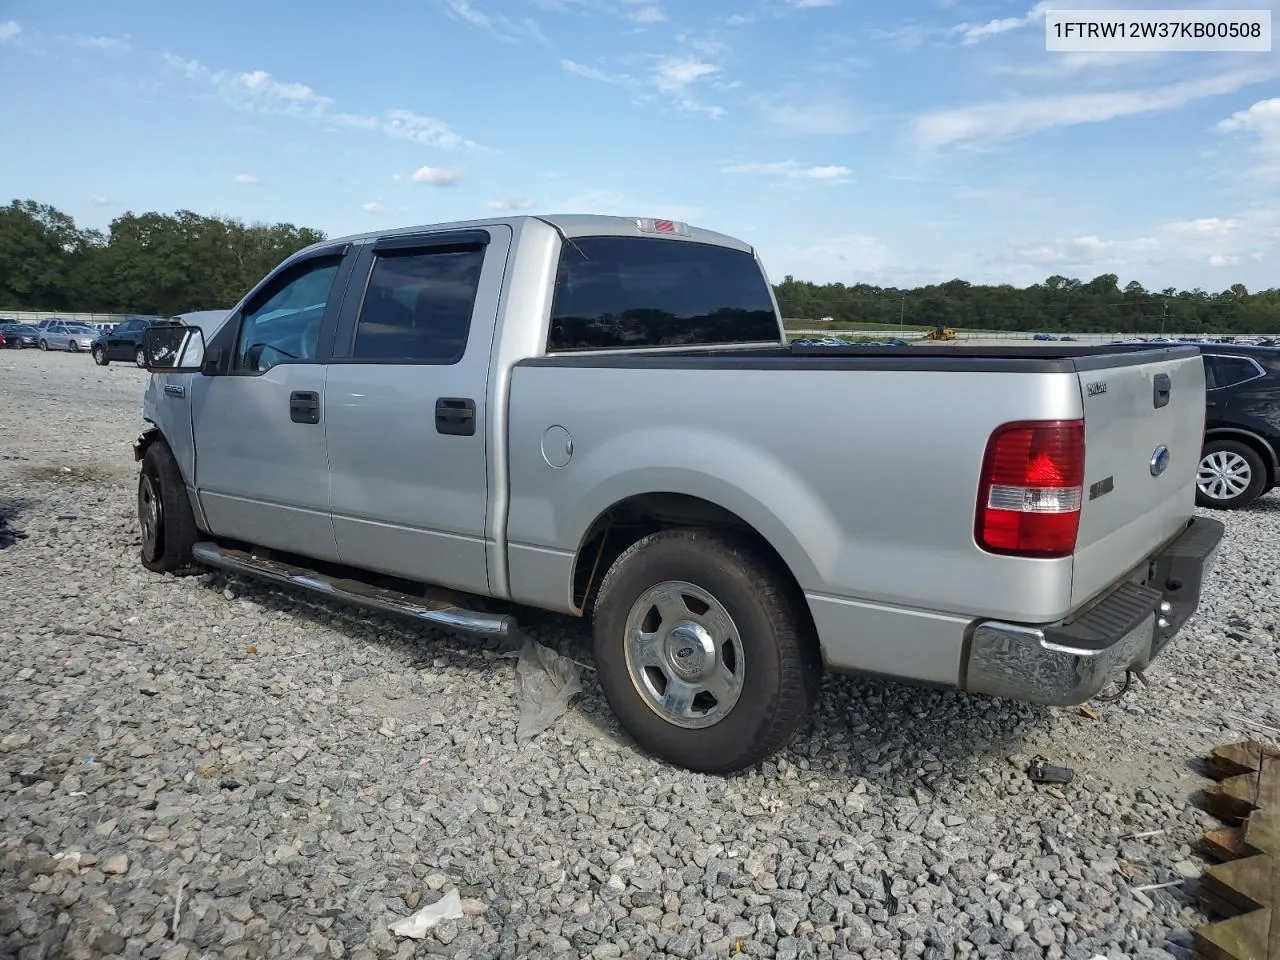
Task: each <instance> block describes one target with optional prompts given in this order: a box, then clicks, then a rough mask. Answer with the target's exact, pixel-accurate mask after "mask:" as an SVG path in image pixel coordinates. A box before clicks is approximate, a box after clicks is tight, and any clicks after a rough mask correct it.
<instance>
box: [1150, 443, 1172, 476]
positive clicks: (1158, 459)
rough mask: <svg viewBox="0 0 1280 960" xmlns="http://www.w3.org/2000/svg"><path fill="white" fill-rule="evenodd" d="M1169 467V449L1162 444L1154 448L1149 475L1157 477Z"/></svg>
mask: <svg viewBox="0 0 1280 960" xmlns="http://www.w3.org/2000/svg"><path fill="white" fill-rule="evenodd" d="M1168 466H1169V448H1168V447H1166V446H1165V445H1164V444H1163V443H1162V444H1160V446H1158V447H1156V452H1155V453H1153V454H1152V455H1151V475H1152V476H1153V477H1158V476H1160V474H1162V473H1164V472H1165V470H1166V469H1167V468H1168Z"/></svg>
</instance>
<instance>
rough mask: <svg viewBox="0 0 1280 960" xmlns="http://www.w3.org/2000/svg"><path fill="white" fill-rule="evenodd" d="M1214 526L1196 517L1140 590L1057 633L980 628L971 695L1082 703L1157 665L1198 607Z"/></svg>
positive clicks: (968, 662) (1215, 542)
mask: <svg viewBox="0 0 1280 960" xmlns="http://www.w3.org/2000/svg"><path fill="white" fill-rule="evenodd" d="M1223 530H1224V527H1223V524H1222V522H1221V521H1219V520H1212V519H1208V518H1204V517H1196V518H1195V519H1193V520H1191V521H1190V523H1188V524H1187V527H1186V529H1184V530H1183V532H1182V533H1181V534H1179V535H1178V536H1177V537H1176V538H1175V539H1174V540H1172V541H1170V542H1169V543H1168V544H1166V545H1165V546H1164V547H1163V548H1162V549H1161V550H1160V552H1159V553H1157V554H1155V555H1154V556H1152V557H1150V558H1149V560H1148V562H1147V564H1145V565H1144V566H1143V570H1144V571H1149V576H1148V577H1146V578H1145V584H1144V583H1136V582H1132V581H1128V580H1126V581H1124V582H1122V583H1120V584H1118V585H1117V586H1115V587H1113V588H1112V590H1111V591H1110V592H1109V593H1108V594H1106V595H1105V596H1104V597H1103V598H1102V600H1100V601H1099V602H1098V603H1096V604H1095V605H1094V606H1092V607H1090V608H1089V609H1088V610H1087V611H1085V612H1084V613H1083V614H1082V615H1081V616H1079V617H1078V618H1076V619H1075V620H1073V621H1072V622H1070V623H1068V624H1063V625H1029V624H1016V623H1003V622H1001V621H996V620H984V621H979V622H978V623H977V624H976V626H975V628H974V629H973V632H972V634H971V636H970V640H969V644H968V652H967V656H966V658H965V666H964V671H963V677H964V687H965V689H966V690H968V691H970V692H972V693H984V694H988V695H990V696H996V697H1008V698H1010V699H1014V700H1024V701H1028V702H1031V703H1041V704H1048V705H1053V706H1072V705H1074V704H1078V703H1084V702H1085V701H1086V700H1089V699H1090V698H1092V697H1093V696H1094V695H1095V694H1097V693H1098V692H1099V691H1100V690H1102V688H1103V687H1105V686H1106V685H1107V683H1108V682H1109V681H1110V680H1112V679H1113V678H1115V677H1116V676H1117V675H1118V674H1119V673H1121V672H1123V671H1125V670H1142V669H1144V668H1145V667H1146V666H1147V665H1148V664H1149V663H1151V661H1153V660H1154V659H1155V658H1156V657H1158V656H1159V655H1160V654H1161V652H1163V650H1164V648H1165V647H1166V646H1167V645H1168V643H1169V641H1170V640H1172V639H1173V637H1174V635H1175V634H1177V633H1178V631H1179V630H1181V629H1182V627H1183V626H1184V625H1185V624H1186V622H1187V621H1188V620H1189V619H1191V617H1192V615H1193V614H1194V613H1195V611H1196V608H1197V607H1198V606H1199V604H1200V591H1201V587H1202V585H1203V583H1204V580H1205V578H1206V577H1207V576H1208V575H1209V571H1210V570H1211V569H1212V567H1213V564H1214V561H1215V560H1216V559H1217V555H1218V548H1219V546H1220V545H1221V542H1222V535H1223Z"/></svg>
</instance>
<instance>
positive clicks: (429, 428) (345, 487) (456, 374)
mask: <svg viewBox="0 0 1280 960" xmlns="http://www.w3.org/2000/svg"><path fill="white" fill-rule="evenodd" d="M510 243H511V229H510V228H509V227H506V226H491V227H485V228H483V229H475V230H465V231H457V230H454V231H447V232H440V233H435V234H422V235H419V236H417V237H395V238H388V239H386V240H382V241H379V242H378V243H376V244H374V245H373V246H372V249H370V250H367V251H366V252H365V253H364V254H362V256H361V259H360V261H359V262H358V263H357V264H356V266H355V269H354V271H353V276H352V281H351V289H352V290H353V291H354V290H364V295H363V297H362V298H361V299H360V300H359V301H358V302H351V303H349V304H348V305H347V307H346V308H345V309H344V310H343V317H342V321H341V322H340V323H339V325H338V332H337V338H336V340H335V342H334V350H333V359H332V360H331V362H330V365H329V379H328V382H327V383H326V385H325V404H326V407H327V408H328V435H329V467H330V476H331V478H332V481H331V482H332V485H331V488H330V503H331V506H332V509H333V523H334V530H335V532H336V535H337V539H338V550H339V552H340V554H341V556H342V561H343V562H344V563H347V564H352V565H354V566H358V567H365V568H369V569H372V570H378V571H381V572H384V573H389V574H393V575H396V576H401V577H406V578H410V579H414V580H421V581H425V582H427V583H433V584H439V585H441V586H446V587H453V588H456V589H460V590H467V591H472V592H481V593H483V592H485V591H487V589H488V584H489V576H488V565H487V561H486V549H485V535H486V529H485V523H486V513H487V501H488V458H487V456H486V451H485V444H486V436H487V424H488V418H487V416H486V413H487V404H486V389H487V385H488V371H489V357H490V351H491V349H492V347H493V340H494V336H493V333H494V325H495V323H496V320H497V312H498V298H499V294H500V292H501V289H502V276H503V272H504V270H505V267H506V260H507V251H508V249H509V247H510ZM353 299H354V298H353Z"/></svg>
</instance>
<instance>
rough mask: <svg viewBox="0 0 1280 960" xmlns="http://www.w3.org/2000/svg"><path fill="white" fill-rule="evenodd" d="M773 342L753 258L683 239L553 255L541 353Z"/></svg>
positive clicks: (603, 243)
mask: <svg viewBox="0 0 1280 960" xmlns="http://www.w3.org/2000/svg"><path fill="white" fill-rule="evenodd" d="M777 340H778V320H777V317H776V315H775V314H774V310H773V301H772V299H771V298H770V296H769V286H768V284H767V283H766V281H765V278H764V274H763V273H762V272H761V270H760V267H759V265H758V264H757V263H756V260H755V257H753V256H752V255H751V254H750V253H745V252H743V251H741V250H732V249H730V248H728V247H720V246H715V245H713V244H706V243H693V242H690V241H686V240H666V239H661V240H660V239H656V238H654V239H649V238H640V237H584V238H582V239H579V240H571V241H569V242H568V243H566V244H565V246H564V251H563V252H562V253H561V255H560V269H559V273H558V274H557V276H556V290H555V297H554V299H553V301H552V305H551V330H550V334H549V335H548V338H547V349H548V351H556V350H608V349H617V348H628V347H630V348H639V347H667V346H709V345H714V344H722V343H751V342H760V341H770V342H776V341H777Z"/></svg>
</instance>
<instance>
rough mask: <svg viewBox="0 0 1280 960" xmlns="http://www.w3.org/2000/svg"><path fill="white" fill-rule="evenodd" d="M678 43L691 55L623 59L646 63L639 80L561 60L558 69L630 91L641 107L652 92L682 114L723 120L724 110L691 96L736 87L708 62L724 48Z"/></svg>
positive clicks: (709, 44)
mask: <svg viewBox="0 0 1280 960" xmlns="http://www.w3.org/2000/svg"><path fill="white" fill-rule="evenodd" d="M677 39H679V40H681V41H682V42H683V43H684V45H685V46H686V47H687V48H688V49H689V50H690V51H692V52H691V53H681V54H665V55H656V54H642V55H636V56H633V57H629V58H624V60H625V61H628V62H631V63H633V64H637V63H639V62H647V65H648V66H647V70H646V71H645V72H644V73H643V75H640V76H637V75H636V74H633V73H626V72H619V73H614V72H610V71H608V70H603V69H601V68H599V67H593V66H588V65H586V64H582V63H578V62H577V61H574V60H561V61H560V67H561V69H563V70H566V71H568V72H569V73H572V74H575V75H576V76H579V77H585V78H586V79H588V80H595V81H597V82H599V83H608V84H611V85H613V86H618V87H623V88H625V89H628V90H631V91H632V92H633V93H634V95H635V96H636V98H637V100H638V101H639V102H641V103H644V102H646V101H649V100H651V99H652V97H653V91H656V92H657V93H658V94H660V95H661V96H662V97H663V98H664V99H666V100H669V101H671V102H673V103H674V104H675V105H676V106H677V107H678V108H679V109H681V110H684V111H687V112H690V113H702V114H706V115H707V116H709V117H711V118H712V119H718V118H720V117H722V116H724V114H725V111H724V108H722V107H718V106H715V105H713V104H707V103H703V102H702V101H701V100H699V99H698V98H697V97H696V96H695V95H694V91H695V89H696V88H697V87H699V86H700V85H702V84H703V83H706V84H707V85H711V86H715V87H716V88H717V89H730V88H732V87H733V86H735V84H732V83H725V82H723V81H722V80H721V79H720V75H721V68H720V67H719V65H717V64H715V63H712V62H711V60H710V59H709V58H710V57H711V56H714V55H716V54H719V53H721V52H723V47H722V46H721V45H719V44H716V43H712V42H708V41H698V40H691V39H690V38H688V37H678V38H677Z"/></svg>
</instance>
